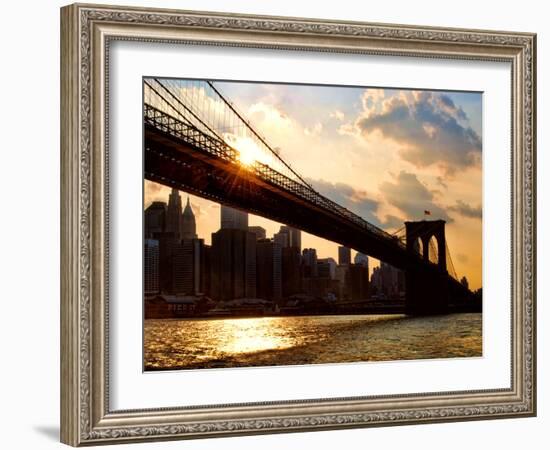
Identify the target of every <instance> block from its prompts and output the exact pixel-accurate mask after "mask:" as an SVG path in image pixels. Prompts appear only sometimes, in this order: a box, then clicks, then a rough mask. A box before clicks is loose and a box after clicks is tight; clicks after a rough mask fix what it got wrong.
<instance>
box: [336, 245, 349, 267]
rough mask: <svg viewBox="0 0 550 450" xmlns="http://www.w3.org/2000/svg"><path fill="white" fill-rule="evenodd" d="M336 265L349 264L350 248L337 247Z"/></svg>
mask: <svg viewBox="0 0 550 450" xmlns="http://www.w3.org/2000/svg"><path fill="white" fill-rule="evenodd" d="M338 264H340V265H346V264H348V265H349V264H351V248H348V247H343V246H341V245H340V246H338Z"/></svg>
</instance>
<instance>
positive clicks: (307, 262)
mask: <svg viewBox="0 0 550 450" xmlns="http://www.w3.org/2000/svg"><path fill="white" fill-rule="evenodd" d="M302 264H303V267H304V277H306V278H315V277H316V276H317V250H315V249H314V248H304V250H303V251H302Z"/></svg>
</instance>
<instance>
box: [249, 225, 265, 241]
mask: <svg viewBox="0 0 550 450" xmlns="http://www.w3.org/2000/svg"><path fill="white" fill-rule="evenodd" d="M248 231H250V232H251V233H254V234H255V235H256V239H257V240H258V241H259V240H260V239H265V237H266V235H265V228H264V227H260V226H257V225H255V226H251V227H248Z"/></svg>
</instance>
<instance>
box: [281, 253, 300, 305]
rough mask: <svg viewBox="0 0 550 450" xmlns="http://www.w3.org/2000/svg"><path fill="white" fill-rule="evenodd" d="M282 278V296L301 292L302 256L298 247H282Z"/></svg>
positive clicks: (286, 296) (285, 296)
mask: <svg viewBox="0 0 550 450" xmlns="http://www.w3.org/2000/svg"><path fill="white" fill-rule="evenodd" d="M282 279H283V297H284V298H288V297H289V296H291V295H294V294H298V293H300V292H301V287H302V258H301V255H300V249H299V248H298V247H285V248H283V249H282Z"/></svg>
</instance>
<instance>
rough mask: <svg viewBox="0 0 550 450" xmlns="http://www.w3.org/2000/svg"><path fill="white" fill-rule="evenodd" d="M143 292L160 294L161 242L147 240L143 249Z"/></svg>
mask: <svg viewBox="0 0 550 450" xmlns="http://www.w3.org/2000/svg"><path fill="white" fill-rule="evenodd" d="M143 278H144V279H143V290H144V292H145V293H146V294H147V293H157V292H159V241H157V240H156V239H145V241H144V249H143Z"/></svg>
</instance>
